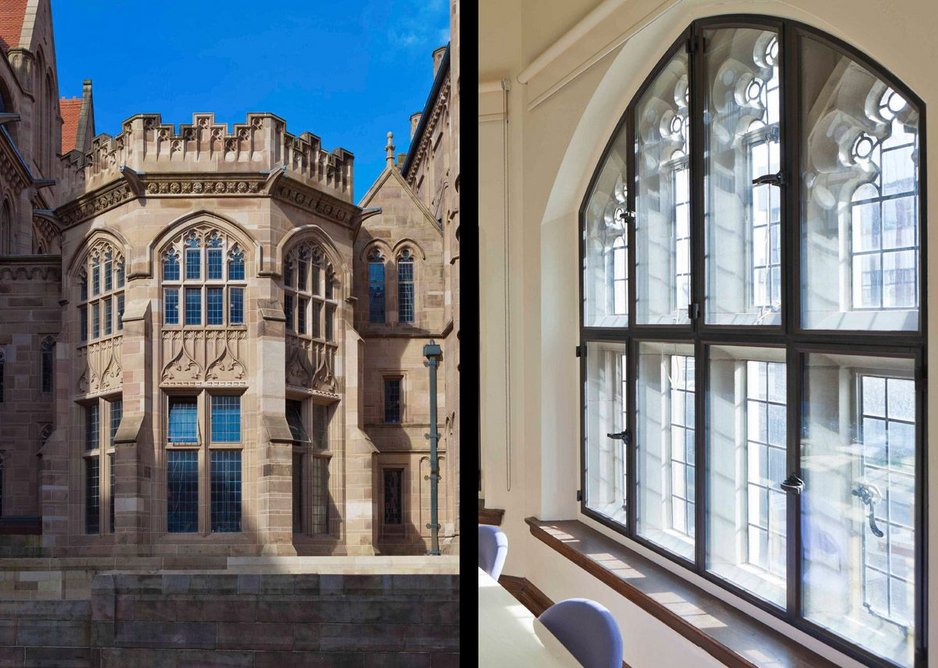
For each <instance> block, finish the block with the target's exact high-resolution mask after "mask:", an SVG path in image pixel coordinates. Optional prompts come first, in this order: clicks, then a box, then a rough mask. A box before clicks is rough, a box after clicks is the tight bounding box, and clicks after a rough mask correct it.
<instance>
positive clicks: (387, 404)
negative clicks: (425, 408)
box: [384, 378, 401, 424]
mask: <svg viewBox="0 0 938 668" xmlns="http://www.w3.org/2000/svg"><path fill="white" fill-rule="evenodd" d="M384 421H385V422H387V423H388V424H400V422H401V379H400V378H385V379H384Z"/></svg>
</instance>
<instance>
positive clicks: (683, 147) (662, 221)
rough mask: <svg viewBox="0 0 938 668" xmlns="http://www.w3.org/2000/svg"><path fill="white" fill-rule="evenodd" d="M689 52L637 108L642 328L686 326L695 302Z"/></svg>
mask: <svg viewBox="0 0 938 668" xmlns="http://www.w3.org/2000/svg"><path fill="white" fill-rule="evenodd" d="M687 105H688V87H687V54H686V53H684V51H683V50H682V51H680V52H678V53H676V54H675V55H674V57H673V58H671V60H670V62H669V63H668V64H667V65H666V66H665V68H664V69H663V70H662V71H661V73H660V74H659V75H658V78H657V79H655V80H654V81H653V82H652V84H651V86H650V87H649V88H648V90H647V92H646V93H645V94H644V95H643V96H642V98H641V99H640V100H639V102H638V104H637V105H636V107H635V161H636V191H635V208H636V212H637V215H636V220H635V244H636V248H635V269H636V276H635V281H636V282H635V290H636V297H635V298H636V303H635V308H636V318H637V321H638V322H639V323H640V324H686V323H687V322H688V317H687V306H688V304H689V303H690V217H689V202H690V188H689V164H688V135H689V123H688V108H687Z"/></svg>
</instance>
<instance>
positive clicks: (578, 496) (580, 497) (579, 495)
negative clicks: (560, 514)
mask: <svg viewBox="0 0 938 668" xmlns="http://www.w3.org/2000/svg"><path fill="white" fill-rule="evenodd" d="M576 500H577V501H582V500H583V491H582V490H579V489H578V490H577V491H576Z"/></svg>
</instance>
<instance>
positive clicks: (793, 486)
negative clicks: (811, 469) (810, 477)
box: [778, 473, 804, 494]
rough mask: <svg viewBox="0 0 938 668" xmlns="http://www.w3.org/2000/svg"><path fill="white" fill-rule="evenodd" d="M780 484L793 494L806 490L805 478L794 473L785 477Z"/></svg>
mask: <svg viewBox="0 0 938 668" xmlns="http://www.w3.org/2000/svg"><path fill="white" fill-rule="evenodd" d="M778 486H779V487H781V488H782V489H783V490H785V491H786V492H789V493H791V494H801V492H802V491H803V490H804V480H802V479H801V478H799V477H798V476H796V475H795V474H794V473H792V474H791V475H790V476H788V477H787V478H785V480H783V481H782V482H780V483H779V484H778Z"/></svg>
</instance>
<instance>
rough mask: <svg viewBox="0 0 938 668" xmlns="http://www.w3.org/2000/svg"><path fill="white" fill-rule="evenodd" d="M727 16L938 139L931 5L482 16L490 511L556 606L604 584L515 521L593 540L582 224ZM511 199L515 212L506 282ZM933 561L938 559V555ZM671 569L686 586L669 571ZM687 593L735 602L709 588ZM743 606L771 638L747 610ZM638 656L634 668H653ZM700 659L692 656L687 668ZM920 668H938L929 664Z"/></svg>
mask: <svg viewBox="0 0 938 668" xmlns="http://www.w3.org/2000/svg"><path fill="white" fill-rule="evenodd" d="M591 12H595V13H592V14H591ZM726 13H762V14H768V15H775V16H782V17H786V18H791V19H795V20H798V21H802V22H804V23H807V24H810V25H814V26H816V27H818V28H820V29H822V30H824V31H826V32H828V33H830V34H832V35H834V36H836V37H839V38H841V39H843V40H845V41H846V42H848V43H850V44H852V45H854V46H856V47H857V48H859V49H860V50H862V51H864V52H866V53H867V54H869V56H870V57H871V58H873V59H874V60H876V61H878V62H879V63H881V64H882V65H883V66H884V67H885V68H886V69H888V70H889V71H891V72H892V73H893V74H894V75H895V76H897V77H898V78H899V79H901V80H902V81H904V82H905V83H906V84H907V85H908V86H909V87H910V88H912V89H913V90H914V91H915V92H916V93H917V94H918V95H919V96H920V97H921V98H922V99H923V100H924V101H925V103H926V105H927V118H926V123H927V125H929V126H932V127H935V109H936V108H938V78H936V77H934V73H933V71H932V70H933V65H932V63H934V62H935V57H936V56H938V35H936V34H935V33H934V30H933V26H935V25H938V4H932V3H930V2H928V1H927V0H914V1H910V2H906V3H902V4H901V5H900V4H898V3H882V2H879V1H877V0H830V1H828V2H824V3H816V2H811V1H810V0H793V1H791V2H781V1H779V0H758V1H755V2H752V1H751V2H718V1H714V0H684V1H680V0H666V1H665V2H660V1H657V0H606V1H605V2H602V3H595V2H589V1H586V0H569V1H566V0H565V1H561V0H551V1H545V0H523V1H519V0H516V1H514V2H500V1H498V0H487V1H486V2H484V3H482V6H481V8H480V17H479V18H480V32H481V35H482V37H481V40H480V58H479V69H480V82H481V83H480V125H479V132H480V156H479V160H480V163H479V170H480V173H479V176H480V251H481V252H480V258H481V260H480V262H481V266H480V274H481V276H482V277H483V278H482V285H481V306H482V322H481V338H482V341H481V343H482V351H481V362H482V369H481V372H482V377H481V381H482V389H481V402H482V403H481V431H482V449H483V454H482V457H483V470H484V473H483V476H484V484H483V493H484V496H485V499H486V502H487V505H488V506H490V507H495V508H504V509H505V510H506V513H505V521H504V524H503V528H504V529H505V530H506V532H507V533H508V535H509V539H510V541H511V543H510V544H511V548H510V549H509V556H508V563H507V565H506V571H505V572H506V573H509V574H512V575H521V576H526V577H528V578H529V579H530V580H531V581H532V582H534V584H536V585H537V586H539V587H540V588H542V589H543V590H544V591H545V593H547V594H548V595H552V596H554V597H558V596H560V597H566V596H572V595H578V594H585V595H590V594H589V592H590V591H591V589H590V588H591V587H594V586H596V585H597V582H596V581H595V579H593V578H592V577H591V576H588V575H586V574H585V573H584V572H583V571H582V570H581V569H579V568H577V567H576V566H574V565H573V564H572V563H569V562H566V560H563V559H562V558H559V557H557V558H555V559H549V558H548V557H547V556H546V555H547V552H550V550H549V548H546V546H544V545H543V544H542V543H540V542H539V541H536V540H534V539H533V538H531V537H530V534H529V532H528V527H527V525H526V524H524V522H523V519H524V517H526V516H530V515H534V516H538V517H540V518H542V519H546V520H550V519H575V518H576V519H581V520H583V521H586V522H587V523H588V524H591V526H594V527H599V525H597V524H596V523H592V522H589V520H588V519H586V518H583V517H582V516H581V515H580V514H579V512H578V509H579V508H578V504H577V502H576V500H575V493H576V490H577V489H579V475H578V471H579V463H578V456H579V447H580V446H579V392H580V378H579V364H578V360H577V358H576V357H575V356H574V347H575V346H576V345H577V344H578V331H579V325H578V321H577V319H578V312H579V309H578V298H579V268H578V250H577V249H578V243H577V232H578V221H577V212H578V209H579V206H580V204H581V202H582V200H583V198H584V196H585V194H586V189H587V185H588V182H589V179H590V177H591V176H592V174H593V171H594V169H595V167H596V165H597V164H598V162H599V160H600V157H601V154H602V151H603V149H604V147H605V145H606V142H607V141H608V140H609V138H610V137H611V136H612V134H613V131H614V129H615V126H616V124H617V123H618V122H619V119H620V118H621V115H622V113H623V111H624V109H625V107H626V106H627V104H628V103H629V101H630V100H631V99H632V97H633V96H634V93H635V91H636V89H637V87H638V86H639V85H640V83H641V82H642V81H643V80H644V78H645V77H646V76H647V74H648V72H649V70H650V69H651V67H653V66H654V64H655V63H657V61H658V60H659V59H660V57H661V56H662V55H663V54H664V52H665V51H666V49H667V48H668V47H669V46H670V45H671V43H672V42H673V41H674V39H676V37H677V36H678V35H679V34H680V33H681V31H683V30H684V29H685V28H686V27H687V25H688V24H689V23H690V22H691V21H692V20H694V19H696V18H700V17H704V16H712V15H718V14H726ZM584 18H585V20H584V22H583V24H581V25H580V28H577V25H578V23H579V22H580V21H581V19H584ZM571 30H573V33H570V31H571ZM897 47H898V48H897ZM545 51H546V52H547V53H545ZM519 77H520V79H521V80H519ZM503 78H507V79H509V80H510V82H511V91H510V93H509V95H508V109H509V112H508V118H509V121H510V122H509V123H508V129H507V135H508V138H507V142H508V155H509V162H508V170H507V187H506V182H505V162H504V159H503V156H504V149H505V143H504V137H503V133H504V130H505V129H504V126H503V119H504V117H503V115H502V113H501V112H502V108H503V106H502V105H503V102H504V101H503V97H502V94H501V89H500V87H499V86H498V85H497V82H499V81H500V80H501V79H503ZM522 80H523V81H524V83H522ZM926 141H927V140H926ZM929 155H931V156H934V155H938V152H936V151H934V150H933V151H929ZM931 159H932V161H934V160H935V158H934V157H933V158H931ZM927 188H928V192H929V193H938V169H936V168H935V167H932V168H931V169H930V170H929V177H928V183H927ZM506 193H507V194H508V196H509V199H510V207H509V210H508V213H507V228H508V232H509V234H510V236H509V245H510V251H509V255H508V258H507V271H506V256H505V228H506V211H505V206H504V204H505V194H506ZM933 197H934V195H933ZM934 227H935V226H934V225H933V226H929V229H928V232H927V240H926V241H927V243H928V244H929V245H932V246H933V245H934V244H935V234H936V231H935V229H933V228H934ZM933 252H935V251H933ZM933 274H934V272H932V275H930V276H929V277H928V287H927V294H928V299H929V302H930V308H929V314H931V315H930V317H929V323H928V326H929V329H931V330H934V329H935V327H936V322H935V316H934V313H935V312H936V309H935V296H936V294H938V285H936V279H935V276H934V275H933ZM506 292H507V303H506ZM506 315H507V326H506ZM508 330H510V338H509V337H508V336H506V332H507V331H508ZM935 355H936V351H935V350H929V363H930V365H934V363H935V362H936V361H938V358H936V357H935ZM506 369H507V373H508V374H510V382H509V379H507V378H506ZM936 408H938V387H936V384H935V382H934V381H929V409H930V410H928V411H927V413H929V414H931V413H933V412H934V409H936ZM509 416H510V419H509ZM509 423H510V434H508V433H507V432H508V431H509V428H508V425H509ZM509 447H510V451H511V457H510V458H509V457H508V450H509ZM929 450H930V455H929V460H930V461H929V468H930V470H931V471H933V472H934V471H936V470H938V447H932V448H929ZM509 461H510V468H511V480H510V484H509V481H508V469H509ZM928 499H929V502H930V501H936V502H938V487H935V486H933V487H932V489H930V490H929V492H928ZM929 505H933V506H934V505H936V504H931V503H930V504H929ZM600 529H601V530H602V531H603V532H604V533H612V532H610V531H609V530H607V529H604V528H601V527H600ZM929 533H930V534H931V535H932V536H938V520H936V517H935V514H932V517H931V518H930V519H929ZM623 542H626V541H624V539H623ZM639 551H641V549H640V548H639ZM931 552H932V553H933V554H938V550H935V549H932V550H931ZM646 554H647V551H646ZM652 556H653V557H654V555H652ZM654 558H655V559H656V560H657V561H661V559H660V557H654ZM557 559H560V561H558V560H557ZM546 564H550V567H549V568H547V567H546ZM664 565H665V566H666V567H668V568H672V569H673V570H676V571H677V572H680V573H681V574H682V575H685V576H687V575H688V572H687V571H686V570H684V569H681V568H680V567H678V566H676V565H673V564H670V563H669V562H666V561H665V563H664ZM928 571H929V575H930V576H931V579H932V580H934V579H936V578H938V557H933V558H932V559H931V560H930V562H929V564H928ZM689 579H691V580H694V581H696V582H698V584H700V585H701V586H702V587H703V588H705V589H707V590H710V591H714V592H715V593H717V594H718V595H720V596H723V597H724V598H731V597H729V596H728V595H727V594H725V593H724V592H722V590H720V589H719V588H716V587H715V586H713V585H711V584H709V583H708V582H706V581H702V580H699V579H696V578H693V577H690V578H689ZM599 586H602V585H599ZM597 599H598V600H601V601H602V602H603V603H605V604H606V605H607V606H608V607H610V608H611V609H613V610H614V611H615V612H616V614H617V617H618V619H619V621H620V626H621V627H622V628H631V627H633V626H634V625H641V624H643V623H644V622H643V621H642V619H641V616H645V615H644V613H640V612H637V611H636V610H629V609H628V608H623V607H621V606H619V607H614V606H613V605H609V602H608V601H607V598H600V597H599V596H597ZM929 600H930V606H929V607H930V608H931V609H932V610H936V609H938V591H936V588H935V587H932V588H931V592H930V595H929ZM737 603H739V605H740V607H742V608H744V609H747V610H748V611H750V612H751V613H752V614H753V615H754V616H757V617H761V618H763V619H765V620H766V621H767V622H768V623H770V624H772V625H773V626H780V624H781V623H780V622H778V621H777V620H775V619H774V618H772V617H769V616H767V615H765V614H764V613H761V612H759V611H757V610H755V609H754V608H753V607H752V606H747V605H746V604H745V603H744V602H739V601H737ZM646 617H647V616H646ZM786 632H787V631H786ZM929 633H930V637H929V644H931V645H933V646H935V643H938V625H932V628H931V629H930V630H929ZM649 634H650V635H648V636H642V637H643V639H644V641H645V642H646V643H648V642H651V641H653V640H655V639H660V640H661V641H663V642H667V643H671V642H674V634H673V633H671V632H670V631H668V630H667V629H666V628H663V630H659V631H657V632H654V631H652V630H649ZM790 635H791V636H792V637H797V638H799V639H800V640H801V641H803V642H804V644H806V645H808V646H811V647H813V648H815V649H816V650H817V651H819V652H820V653H823V654H825V655H827V656H829V657H832V658H834V659H835V660H836V661H837V662H838V663H840V664H842V665H859V664H857V663H856V662H852V661H850V660H849V659H846V658H845V657H842V656H841V655H839V654H838V653H836V652H833V651H832V650H830V649H829V648H828V647H827V646H826V645H824V644H822V643H819V642H817V641H814V640H812V639H810V638H807V637H806V636H804V635H803V634H800V633H798V632H796V631H791V632H790ZM931 655H932V656H933V657H934V656H935V655H936V653H935V652H931ZM636 658H637V660H636V661H635V662H632V661H631V660H630V664H631V665H633V666H637V667H640V666H642V665H655V664H654V663H650V662H646V661H645V659H643V658H642V657H636ZM693 658H694V657H692V656H690V655H688V656H687V658H686V659H685V660H688V661H689V660H691V659H693ZM929 664H930V665H934V666H938V658H932V659H931V660H930V662H929ZM657 665H660V664H657ZM687 665H691V664H687Z"/></svg>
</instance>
